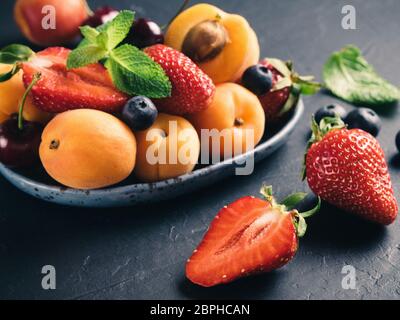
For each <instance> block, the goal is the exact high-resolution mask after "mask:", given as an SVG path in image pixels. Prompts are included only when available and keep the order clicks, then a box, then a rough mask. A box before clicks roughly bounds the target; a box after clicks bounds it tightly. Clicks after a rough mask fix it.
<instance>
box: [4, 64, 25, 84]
mask: <svg viewBox="0 0 400 320" xmlns="http://www.w3.org/2000/svg"><path fill="white" fill-rule="evenodd" d="M20 69H21V67H20V64H19V63H14V65H13V67H12V69H11V70H10V71H9V72H7V73H3V74H0V82H5V81H8V80H10V79H11V78H12V77H13V76H14V75H16V74H17V73H18V71H19V70H20Z"/></svg>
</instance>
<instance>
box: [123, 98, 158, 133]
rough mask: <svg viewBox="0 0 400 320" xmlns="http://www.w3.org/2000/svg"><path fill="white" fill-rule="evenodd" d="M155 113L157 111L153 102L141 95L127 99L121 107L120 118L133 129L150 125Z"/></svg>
mask: <svg viewBox="0 0 400 320" xmlns="http://www.w3.org/2000/svg"><path fill="white" fill-rule="evenodd" d="M157 115H158V112H157V108H156V107H155V105H154V103H153V102H152V101H151V100H150V99H149V98H146V97H143V96H137V97H133V98H132V99H130V100H128V102H127V103H126V104H125V106H124V108H123V109H122V120H123V121H124V122H125V123H126V124H127V125H128V126H129V127H130V128H131V129H132V130H134V131H139V130H145V129H147V128H149V127H151V125H152V124H153V123H154V121H155V120H156V118H157Z"/></svg>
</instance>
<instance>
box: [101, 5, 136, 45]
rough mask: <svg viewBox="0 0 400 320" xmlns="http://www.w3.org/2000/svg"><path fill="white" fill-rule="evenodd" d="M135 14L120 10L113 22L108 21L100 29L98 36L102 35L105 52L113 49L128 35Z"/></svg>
mask: <svg viewBox="0 0 400 320" xmlns="http://www.w3.org/2000/svg"><path fill="white" fill-rule="evenodd" d="M134 17H135V14H134V12H133V11H130V10H122V11H121V12H120V13H119V14H118V15H117V16H116V17H115V18H114V19H113V20H111V21H109V22H108V23H106V24H105V25H103V27H102V28H100V34H103V36H102V37H103V38H104V48H105V49H107V50H112V49H114V48H115V47H116V46H117V45H118V44H120V43H121V42H122V40H124V39H125V38H126V36H127V35H128V33H129V31H130V29H131V27H132V23H133V20H134Z"/></svg>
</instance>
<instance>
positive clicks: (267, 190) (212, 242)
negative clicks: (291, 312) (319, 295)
mask: <svg viewBox="0 0 400 320" xmlns="http://www.w3.org/2000/svg"><path fill="white" fill-rule="evenodd" d="M261 192H262V194H263V195H264V196H265V197H266V200H263V199H259V198H255V197H250V196H247V197H243V198H240V199H238V200H236V201H235V202H233V203H231V204H230V205H228V206H225V207H224V208H223V209H221V210H220V211H219V213H218V214H217V216H216V217H215V218H214V220H213V221H212V223H211V225H210V228H209V230H208V231H207V233H206V235H205V236H204V238H203V240H202V242H201V243H200V245H199V246H198V248H197V249H196V250H195V251H194V252H193V255H192V256H191V258H190V259H188V261H187V264H186V276H187V278H188V279H189V280H190V281H192V282H194V283H196V284H198V285H201V286H204V287H210V286H214V285H217V284H220V283H226V282H230V281H232V280H235V279H236V278H239V277H242V276H245V275H249V274H253V273H258V272H268V271H271V270H274V269H277V268H279V267H282V266H283V265H285V264H286V263H287V262H288V261H290V260H291V259H292V258H293V256H294V255H295V253H296V251H297V247H298V237H299V236H302V235H303V234H304V232H305V228H306V225H305V222H304V218H303V215H304V216H310V215H311V214H313V213H315V212H316V211H317V210H318V209H319V203H318V206H317V207H316V208H314V209H312V210H311V211H308V212H306V213H304V214H300V213H299V212H298V211H297V210H294V209H293V207H294V205H295V204H297V203H298V202H300V201H301V200H303V199H304V197H305V194H304V193H297V194H294V195H291V196H289V197H288V198H286V199H285V200H284V201H283V203H284V204H277V203H276V202H275V200H274V198H273V197H272V188H271V187H263V188H262V191H261Z"/></svg>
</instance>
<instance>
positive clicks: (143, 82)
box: [105, 44, 171, 98]
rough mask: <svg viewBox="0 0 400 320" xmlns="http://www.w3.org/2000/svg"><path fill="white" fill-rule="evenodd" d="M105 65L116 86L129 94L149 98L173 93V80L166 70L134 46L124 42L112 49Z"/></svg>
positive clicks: (162, 96)
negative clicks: (171, 80) (169, 77)
mask: <svg viewBox="0 0 400 320" xmlns="http://www.w3.org/2000/svg"><path fill="white" fill-rule="evenodd" d="M105 66H106V68H107V69H108V71H109V73H110V75H111V78H112V80H113V82H114V84H115V86H116V87H117V88H118V89H119V90H121V91H123V92H125V93H127V94H130V95H144V96H147V97H149V98H164V97H168V96H170V95H171V82H170V81H169V79H168V77H167V75H166V74H165V72H164V70H163V69H162V68H161V67H160V65H158V64H157V63H155V62H154V61H153V60H152V59H151V58H150V57H148V56H147V55H146V54H145V53H143V52H142V51H140V50H139V49H138V48H136V47H134V46H131V45H129V44H124V45H122V46H120V47H118V48H116V49H114V50H113V51H111V54H110V57H109V59H108V60H107V61H106V63H105Z"/></svg>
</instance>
